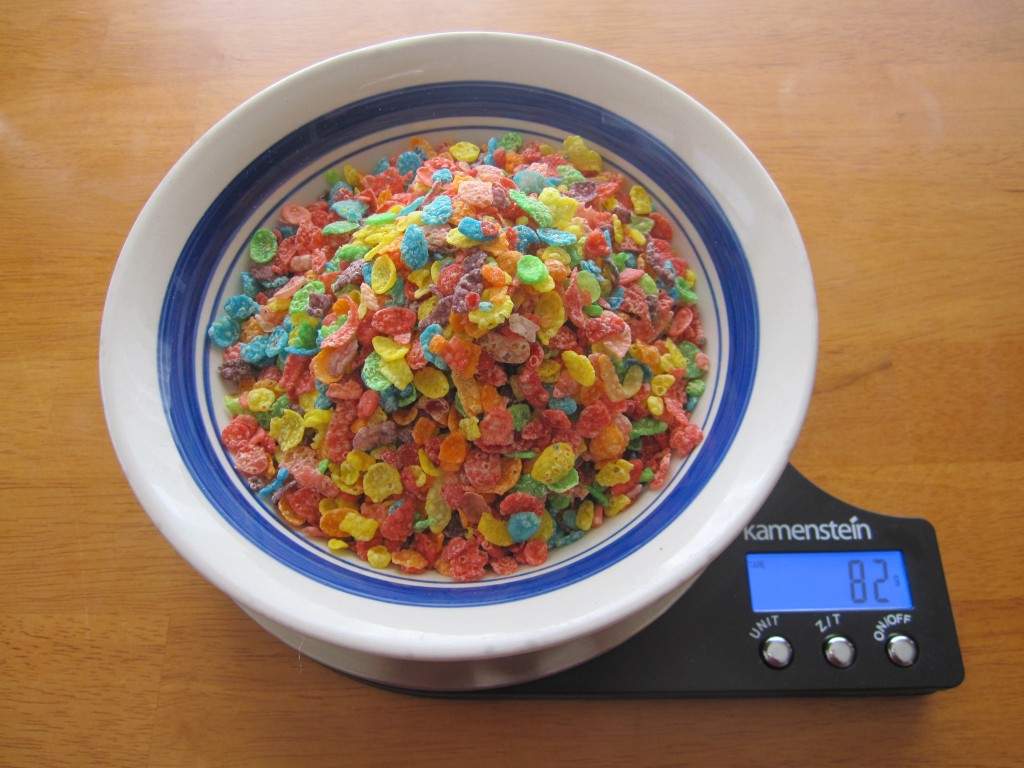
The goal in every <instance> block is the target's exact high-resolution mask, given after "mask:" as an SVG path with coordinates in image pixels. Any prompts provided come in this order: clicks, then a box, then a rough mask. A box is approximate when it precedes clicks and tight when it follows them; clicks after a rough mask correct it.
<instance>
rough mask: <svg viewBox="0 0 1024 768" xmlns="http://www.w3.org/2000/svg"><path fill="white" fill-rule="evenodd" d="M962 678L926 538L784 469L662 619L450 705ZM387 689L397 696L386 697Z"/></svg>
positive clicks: (868, 687) (830, 691)
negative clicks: (602, 649) (563, 667)
mask: <svg viewBox="0 0 1024 768" xmlns="http://www.w3.org/2000/svg"><path fill="white" fill-rule="evenodd" d="M963 678H964V666H963V660H962V658H961V655H960V645H959V642H958V640H957V634H956V627H955V625H954V622H953V612H952V609H951V606H950V602H949V594H948V592H947V590H946V580H945V576H944V574H943V570H942V562H941V560H940V557H939V547H938V541H937V539H936V536H935V530H934V528H933V527H932V526H931V524H930V523H928V522H927V521H926V520H921V519H916V518H900V517H891V516H886V515H880V514H876V513H873V512H865V511H864V510H861V509H858V508H856V507H853V506H851V505H849V504H846V503H844V502H842V501H839V500H838V499H835V498H834V497H832V496H830V495H829V494H827V493H825V492H824V491H822V490H821V489H819V488H818V487H817V486H815V485H814V484H812V483H811V482H810V481H808V480H807V479H806V478H804V477H803V476H802V475H801V474H800V473H799V472H798V471H797V470H796V469H794V468H793V467H792V466H788V467H787V468H786V470H785V472H784V473H783V475H782V477H781V478H780V479H779V482H778V484H777V485H776V487H775V489H774V490H773V491H772V493H771V494H770V496H769V497H768V499H767V500H766V501H765V503H764V505H763V506H762V508H761V510H760V511H759V512H758V514H757V516H756V517H755V518H754V520H753V521H752V522H751V523H750V525H748V526H747V527H746V528H745V529H744V531H743V533H742V534H741V535H740V536H739V537H738V538H737V539H736V540H735V541H734V542H733V543H732V544H731V545H730V546H729V548H728V549H726V550H725V551H724V552H723V553H722V555H720V556H719V557H718V558H717V559H716V560H715V561H714V562H713V563H712V564H711V565H710V566H708V568H707V570H706V571H705V572H704V573H703V574H702V575H701V577H700V578H699V579H698V581H697V582H696V583H695V584H694V586H693V587H691V588H690V589H689V590H688V591H687V592H686V593H685V594H684V595H683V596H682V597H681V598H680V599H679V600H678V601H677V602H676V603H675V604H674V605H673V606H672V607H671V608H669V610H668V611H666V613H665V614H663V615H662V616H661V617H660V618H659V619H658V620H657V621H655V622H654V623H652V624H651V625H649V626H648V627H647V628H646V629H644V630H643V631H641V632H640V633H639V634H637V635H635V636H634V637H633V638H631V639H630V640H628V641H626V642H625V643H623V644H622V645H620V646H618V647H616V648H614V649H613V650H611V651H609V652H607V653H605V654H604V655H602V656H600V657H598V658H596V659H593V660H591V661H588V662H586V663H584V664H581V665H580V666H578V667H574V668H572V669H570V670H567V671H564V672H560V673H558V674H555V675H552V676H550V677H547V678H543V679H541V680H536V681H532V682H529V683H523V684H519V685H514V686H509V687H504V688H496V689H490V690H484V691H467V692H454V693H452V692H446V693H437V694H435V693H426V694H424V693H423V692H419V691H416V692H413V691H402V692H405V693H414V694H416V695H429V696H442V697H459V698H467V697H472V698H516V697H529V698H551V697H568V698H594V697H728V696H780V695H798V696H825V695H828V696H831V695H858V694H859V695H881V694H924V693H931V692H934V691H939V690H943V689H948V688H953V687H955V686H957V685H959V684H960V682H961V681H962V680H963ZM389 690H399V689H394V688H389Z"/></svg>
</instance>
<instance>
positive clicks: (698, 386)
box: [686, 379, 707, 397]
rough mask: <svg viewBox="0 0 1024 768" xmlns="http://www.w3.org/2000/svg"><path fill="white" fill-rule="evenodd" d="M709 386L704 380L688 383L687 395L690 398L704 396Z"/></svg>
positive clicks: (694, 380)
mask: <svg viewBox="0 0 1024 768" xmlns="http://www.w3.org/2000/svg"><path fill="white" fill-rule="evenodd" d="M706 388H707V385H706V384H705V383H704V379H693V380H691V381H688V382H686V394H688V395H689V396H690V397H700V396H701V395H703V394H704V390H705V389H706Z"/></svg>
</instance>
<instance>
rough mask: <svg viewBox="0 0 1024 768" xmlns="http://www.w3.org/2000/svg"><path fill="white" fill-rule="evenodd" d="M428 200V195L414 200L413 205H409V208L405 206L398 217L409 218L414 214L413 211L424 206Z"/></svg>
mask: <svg viewBox="0 0 1024 768" xmlns="http://www.w3.org/2000/svg"><path fill="white" fill-rule="evenodd" d="M426 199H427V196H426V195H420V196H419V197H417V198H416V199H415V200H413V201H412V202H411V203H409V204H408V205H407V206H405V208H403V209H402V210H400V211H399V212H398V215H399V216H400V217H401V216H408V215H409V214H410V213H412V212H413V211H415V210H417V209H418V208H419V207H420V206H421V205H423V201H424V200H426Z"/></svg>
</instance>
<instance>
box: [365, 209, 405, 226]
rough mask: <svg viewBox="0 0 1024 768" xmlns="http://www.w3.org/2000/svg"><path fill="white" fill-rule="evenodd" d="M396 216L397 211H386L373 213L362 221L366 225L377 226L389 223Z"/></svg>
mask: <svg viewBox="0 0 1024 768" xmlns="http://www.w3.org/2000/svg"><path fill="white" fill-rule="evenodd" d="M397 218H398V214H397V213H391V212H390V211H386V212H384V213H375V214H373V216H367V217H366V221H364V222H363V223H364V224H365V225H366V226H368V227H379V226H381V225H383V224H390V223H391V222H393V221H394V220H395V219H397Z"/></svg>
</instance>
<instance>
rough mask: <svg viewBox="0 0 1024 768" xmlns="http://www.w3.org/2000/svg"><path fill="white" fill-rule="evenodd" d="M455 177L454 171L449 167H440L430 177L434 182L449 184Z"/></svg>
mask: <svg viewBox="0 0 1024 768" xmlns="http://www.w3.org/2000/svg"><path fill="white" fill-rule="evenodd" d="M454 178H455V177H454V176H453V175H452V172H451V171H450V170H448V169H447V168H438V169H437V170H436V171H434V175H433V176H431V177H430V180H431V181H433V182H441V183H442V184H449V183H451V182H452V180H453V179H454Z"/></svg>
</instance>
